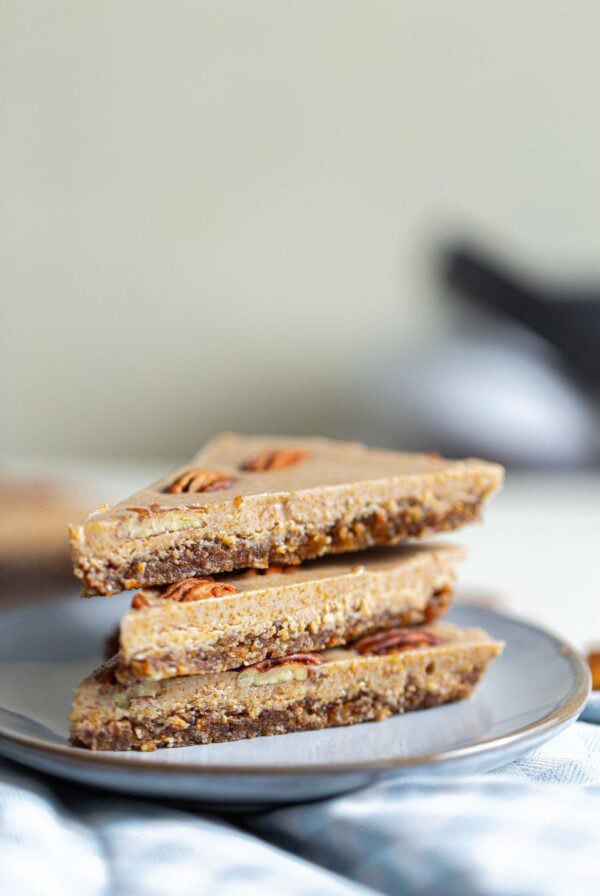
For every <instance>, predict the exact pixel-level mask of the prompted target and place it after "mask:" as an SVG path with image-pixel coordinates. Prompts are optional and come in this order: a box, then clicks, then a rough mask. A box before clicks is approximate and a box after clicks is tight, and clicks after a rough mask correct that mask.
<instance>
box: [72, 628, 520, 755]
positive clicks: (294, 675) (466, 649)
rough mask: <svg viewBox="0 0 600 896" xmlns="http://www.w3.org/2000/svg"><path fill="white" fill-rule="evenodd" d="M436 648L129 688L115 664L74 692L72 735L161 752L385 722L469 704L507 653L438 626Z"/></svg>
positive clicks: (479, 637)
mask: <svg viewBox="0 0 600 896" xmlns="http://www.w3.org/2000/svg"><path fill="white" fill-rule="evenodd" d="M427 631H428V632H429V633H430V634H431V635H433V636H435V643H434V644H428V645H426V646H424V647H418V646H411V647H410V648H409V649H407V650H400V651H392V652H389V653H385V654H383V655H369V656H361V655H360V654H359V653H358V652H357V651H355V650H352V649H346V650H344V649H340V648H337V649H335V650H331V651H324V653H322V654H321V655H320V658H319V660H318V661H315V660H314V659H313V658H312V656H311V655H309V657H306V656H295V657H294V656H289V657H287V658H283V659H282V661H281V662H280V663H278V664H277V665H275V666H274V665H273V664H268V666H267V668H265V667H264V665H263V664H259V665H258V666H250V667H248V668H245V669H242V670H233V671H229V672H219V673H207V674H205V675H192V676H187V677H183V678H173V679H171V680H170V681H163V682H155V681H147V680H146V681H141V682H133V683H131V684H120V683H118V682H115V681H111V680H110V676H108V678H107V675H106V667H103V668H102V669H100V670H99V671H98V672H97V673H95V674H94V675H91V676H90V677H89V678H87V679H86V680H85V681H84V682H83V683H82V684H81V685H79V687H78V688H77V690H76V692H75V699H74V701H73V710H72V712H71V715H70V719H71V737H72V741H73V742H74V743H75V744H78V745H81V746H84V747H89V748H90V749H92V750H143V751H147V750H155V749H157V748H159V747H177V746H186V745H191V744H209V743H216V742H219V741H231V740H239V739H241V738H247V737H257V736H259V735H267V734H285V733H286V732H290V731H306V730H309V729H315V728H333V727H336V726H339V725H352V724H354V723H356V722H366V721H377V720H380V719H385V718H387V717H388V716H391V715H393V714H395V713H402V712H406V711H407V710H411V709H419V708H425V707H430V706H437V705H438V704H440V703H447V702H448V701H450V700H458V699H461V698H462V697H467V696H468V695H469V694H470V693H471V691H472V690H473V688H474V686H475V684H476V683H477V682H478V681H479V679H480V678H481V676H482V675H483V673H484V671H485V669H486V667H487V665H488V664H489V662H490V661H491V660H492V659H493V658H494V657H495V656H497V655H498V654H499V653H500V652H501V650H502V644H500V643H499V642H497V641H493V640H492V639H491V638H490V637H489V635H487V634H486V633H485V632H484V631H481V630H480V629H469V630H461V629H457V628H455V627H454V626H451V625H444V624H439V623H437V624H435V625H432V626H429V627H428V628H427Z"/></svg>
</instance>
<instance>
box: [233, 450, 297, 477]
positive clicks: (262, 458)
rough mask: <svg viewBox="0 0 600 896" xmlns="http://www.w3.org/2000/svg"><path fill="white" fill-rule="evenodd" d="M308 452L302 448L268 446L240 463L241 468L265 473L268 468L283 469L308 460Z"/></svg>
mask: <svg viewBox="0 0 600 896" xmlns="http://www.w3.org/2000/svg"><path fill="white" fill-rule="evenodd" d="M308 457H309V455H308V453H307V452H306V451H303V450H302V449H301V448H267V449H266V450H265V451H259V452H258V454H254V455H252V457H249V458H247V459H246V460H245V461H243V463H241V464H240V469H241V470H247V471H248V472H251V473H264V472H266V471H267V470H283V468H284V467H290V466H292V464H299V463H300V462H301V461H303V460H308Z"/></svg>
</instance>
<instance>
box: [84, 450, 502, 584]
mask: <svg viewBox="0 0 600 896" xmlns="http://www.w3.org/2000/svg"><path fill="white" fill-rule="evenodd" d="M502 475H503V470H502V467H500V466H498V465H497V464H492V463H488V462H486V461H482V460H474V459H468V460H445V459H444V458H441V457H439V456H437V455H430V454H404V453H400V452H394V451H379V450H371V449H368V448H366V447H365V446H363V445H360V444H357V443H354V442H335V441H330V440H327V439H318V438H300V437H296V436H294V437H289V438H285V439H284V438H281V437H266V436H255V437H249V436H237V435H232V434H225V435H221V436H219V437H218V438H216V439H214V440H213V441H212V442H210V443H209V444H208V445H207V446H206V447H205V448H204V449H203V450H202V451H200V453H199V454H197V455H196V457H195V458H194V459H193V460H192V461H191V462H190V463H188V464H186V465H185V466H183V467H180V468H179V469H177V470H173V471H172V472H171V473H169V474H168V475H167V476H165V477H164V478H163V479H161V480H159V481H158V482H156V483H154V485H152V486H150V487H149V488H146V489H144V490H143V491H141V492H139V493H138V494H136V495H133V496H132V497H131V498H128V499H127V500H126V501H122V502H121V503H120V504H116V505H115V506H114V507H111V508H108V509H101V510H99V511H98V512H96V513H94V514H92V515H91V516H90V517H88V518H87V519H86V520H85V521H84V522H82V523H80V524H78V525H74V526H71V529H70V531H71V545H72V559H73V564H74V571H75V575H76V576H77V577H78V578H80V579H81V580H82V582H83V585H84V591H85V592H86V593H88V594H116V593H117V592H119V591H123V590H126V589H129V588H138V587H143V586H148V585H164V584H169V583H171V582H177V581H180V580H181V579H184V578H186V577H189V576H198V575H214V574H215V573H222V572H230V571H231V570H233V569H245V568H248V567H254V568H266V567H267V566H270V565H273V564H284V565H289V564H297V563H301V562H303V561H304V560H310V559H313V558H315V557H320V556H323V555H325V554H340V553H345V552H346V551H356V550H361V549H362V548H367V547H371V546H373V545H388V544H396V543H398V542H400V541H405V540H408V539H413V538H423V537H425V536H428V535H431V534H432V533H435V532H442V531H448V530H450V529H456V528H458V527H459V526H462V525H463V524H464V523H468V522H470V521H471V520H474V519H477V518H478V516H479V514H480V511H481V507H482V505H483V503H484V501H485V500H486V498H488V497H489V496H490V495H491V494H492V493H493V492H494V491H496V489H497V488H498V487H499V486H500V484H501V482H502Z"/></svg>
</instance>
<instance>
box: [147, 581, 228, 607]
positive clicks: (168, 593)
mask: <svg viewBox="0 0 600 896" xmlns="http://www.w3.org/2000/svg"><path fill="white" fill-rule="evenodd" d="M236 591H239V588H236V586H235V585H233V584H232V583H231V582H215V580H214V579H213V577H212V576H198V577H197V578H189V579H182V580H181V581H180V582H173V584H172V585H167V587H166V588H164V589H163V590H162V591H161V592H160V594H159V595H158V597H160V598H161V599H162V600H172V601H174V602H175V603H190V602H191V601H195V600H205V599H206V598H207V597H221V595H222V594H234V593H235V592H236ZM150 604H151V600H150V599H149V598H148V596H147V595H146V594H144V592H143V591H138V593H137V594H135V595H134V597H133V600H132V601H131V607H132V609H134V610H140V609H141V608H142V607H149V606H150Z"/></svg>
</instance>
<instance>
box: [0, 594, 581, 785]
mask: <svg viewBox="0 0 600 896" xmlns="http://www.w3.org/2000/svg"><path fill="white" fill-rule="evenodd" d="M474 609H475V608H474ZM477 609H478V611H479V612H481V613H482V615H484V616H489V617H496V618H501V619H505V620H508V621H510V622H514V623H515V624H517V625H520V626H522V627H524V628H528V629H530V630H531V631H532V632H535V633H536V634H541V635H544V637H546V638H548V639H549V640H550V641H552V642H554V644H555V646H556V648H557V650H558V651H560V653H562V654H563V656H565V657H566V658H567V659H568V660H569V662H570V665H571V667H572V670H573V675H574V682H573V686H572V688H571V690H570V692H569V693H568V694H567V696H566V697H565V699H564V701H563V702H562V703H561V704H560V706H558V707H557V708H556V709H555V710H553V711H552V712H551V713H548V715H546V716H544V717H543V718H541V719H538V720H537V721H536V722H530V723H529V724H528V725H524V726H522V727H521V728H517V729H516V730H515V731H512V732H511V733H510V734H504V735H502V736H500V737H495V738H490V739H488V740H484V741H481V742H479V743H476V744H467V745H464V746H460V747H454V748H452V749H448V750H440V751H437V752H434V753H423V754H420V755H418V756H407V757H398V756H396V757H391V758H390V759H372V760H364V761H353V762H338V763H335V764H334V765H332V764H328V763H320V764H318V765H302V764H299V765H289V766H285V767H283V766H269V765H265V766H254V767H253V768H249V767H248V766H236V765H231V764H228V765H211V766H202V765H191V764H190V765H187V766H184V765H173V764H171V763H169V762H161V761H160V760H156V759H154V757H153V761H152V763H151V764H150V763H148V764H145V763H144V762H143V761H138V760H133V761H132V760H131V759H124V758H122V757H121V756H120V755H118V754H117V755H115V754H113V753H112V752H111V753H103V752H100V751H99V752H93V751H89V750H84V749H82V748H81V747H73V746H70V745H68V744H65V745H62V744H47V743H45V742H44V741H41V740H40V739H39V738H37V737H33V736H30V735H26V734H15V733H12V732H9V731H7V730H6V729H5V728H4V727H3V726H0V747H1V744H2V742H3V741H7V742H8V743H10V744H17V745H20V746H23V747H27V748H29V749H30V750H34V751H36V752H38V753H46V754H48V753H50V754H52V755H53V756H55V757H57V758H62V759H63V760H65V761H66V762H68V763H69V764H71V765H78V766H81V765H83V766H89V765H94V766H96V767H97V766H98V765H103V766H106V767H108V768H112V769H117V768H118V769H121V770H123V771H128V772H130V773H133V774H136V775H141V776H144V777H145V776H147V775H154V774H157V773H166V774H169V775H190V774H194V775H198V776H205V777H213V776H217V775H218V776H223V777H246V778H253V777H258V776H261V775H265V774H267V775H269V776H280V777H284V776H290V775H306V776H310V775H316V776H318V775H324V774H326V775H346V774H351V773H353V772H357V773H358V772H365V773H367V772H375V773H376V772H385V771H388V770H389V771H393V770H394V769H403V768H406V769H408V768H411V767H418V766H430V765H436V766H437V765H448V764H453V763H455V762H459V761H460V760H461V759H464V758H467V757H473V756H477V755H480V756H484V755H485V754H487V753H492V752H494V751H496V750H501V749H503V748H505V747H508V746H516V745H517V744H519V743H520V742H523V741H527V740H528V739H530V738H531V739H534V740H537V739H538V738H539V737H542V736H543V735H544V734H546V733H547V732H551V731H552V730H553V729H554V728H558V729H559V730H560V729H562V728H564V727H566V726H567V725H568V724H569V723H570V722H572V721H574V720H575V719H576V718H577V716H578V715H579V713H580V712H581V710H582V708H583V706H584V704H585V701H586V700H587V697H588V695H589V693H590V690H591V675H590V671H589V668H588V666H587V663H586V662H585V661H584V659H583V657H582V656H581V655H580V654H579V653H578V651H576V650H575V649H574V648H573V647H571V646H570V645H569V644H567V643H566V641H564V640H563V639H562V638H560V637H559V636H558V635H556V634H555V633H554V632H551V631H548V630H547V629H544V628H541V627H540V626H537V625H533V624H532V623H530V622H526V621H525V620H522V619H520V618H519V617H518V616H513V615H512V614H503V613H494V612H492V611H489V610H480V609H479V608H477Z"/></svg>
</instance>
